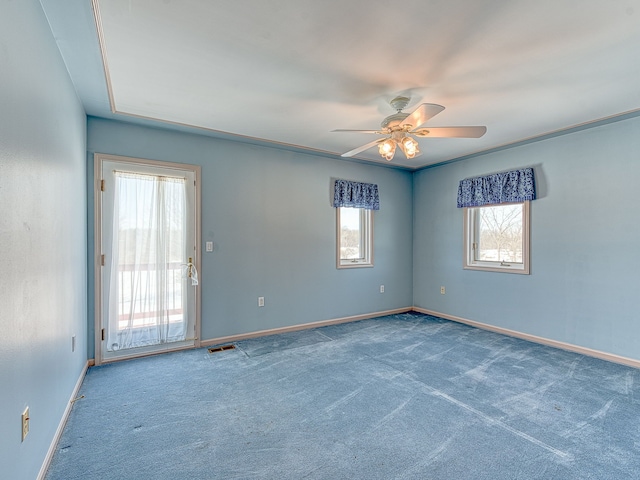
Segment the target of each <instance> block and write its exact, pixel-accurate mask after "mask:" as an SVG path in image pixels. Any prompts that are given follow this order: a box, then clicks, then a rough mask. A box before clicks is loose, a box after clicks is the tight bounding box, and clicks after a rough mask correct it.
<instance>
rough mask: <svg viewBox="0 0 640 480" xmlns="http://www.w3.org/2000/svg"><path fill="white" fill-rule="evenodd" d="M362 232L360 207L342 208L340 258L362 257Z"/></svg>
mask: <svg viewBox="0 0 640 480" xmlns="http://www.w3.org/2000/svg"><path fill="white" fill-rule="evenodd" d="M361 245H362V234H361V229H360V209H359V208H347V207H341V208H340V258H342V259H345V260H351V259H354V258H362V257H363V255H362V252H361V251H360V249H361Z"/></svg>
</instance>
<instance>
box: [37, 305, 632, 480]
mask: <svg viewBox="0 0 640 480" xmlns="http://www.w3.org/2000/svg"><path fill="white" fill-rule="evenodd" d="M237 347H238V348H236V349H235V350H228V351H223V352H218V353H214V354H210V353H208V350H207V349H198V350H190V351H183V352H178V353H172V354H166V355H161V356H155V357H148V358H143V359H138V360H132V361H127V362H121V363H116V364H110V365H106V366H102V367H94V368H91V369H90V370H89V372H88V374H87V376H86V379H85V381H84V384H83V386H82V389H81V392H80V393H81V394H82V395H85V398H84V399H82V400H79V401H78V402H76V403H75V405H74V407H73V410H72V412H71V416H70V418H69V422H68V424H67V426H66V428H65V430H64V433H63V436H62V439H61V441H60V444H59V445H58V448H57V450H56V454H55V457H54V459H53V462H52V465H51V467H50V469H49V472H48V475H47V477H46V478H47V480H63V479H64V480H74V479H85V480H87V479H137V480H140V479H158V480H164V479H296V480H297V479H421V480H423V479H431V480H436V479H452V480H454V479H455V480H462V479H474V480H481V479H491V480H499V479H509V480H514V479H562V480H569V479H632V478H634V479H638V478H640V384H639V382H638V378H639V376H638V374H639V371H638V370H636V369H633V368H628V367H624V366H620V365H615V364H612V363H608V362H604V361H600V360H596V359H593V358H588V357H584V356H581V355H577V354H573V353H569V352H565V351H562V350H556V349H552V348H548V347H544V346H540V345H536V344H532V343H528V342H525V341H522V340H517V339H513V338H509V337H504V336H501V335H498V334H494V333H490V332H486V331H482V330H478V329H475V328H471V327H467V326H464V325H459V324H456V323H452V322H449V321H446V320H442V319H438V318H435V317H430V316H427V315H421V314H417V313H408V314H403V315H393V316H388V317H381V318H377V319H372V320H365V321H361V322H355V323H350V324H343V325H338V326H331V327H324V328H318V329H315V330H308V331H303V332H295V333H290V334H285V335H276V336H271V337H264V338H260V339H253V340H246V341H242V342H238V343H237Z"/></svg>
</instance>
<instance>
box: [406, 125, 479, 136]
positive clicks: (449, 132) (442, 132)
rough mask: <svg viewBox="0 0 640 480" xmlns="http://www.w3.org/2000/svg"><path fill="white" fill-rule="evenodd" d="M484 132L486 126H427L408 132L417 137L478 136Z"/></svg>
mask: <svg viewBox="0 0 640 480" xmlns="http://www.w3.org/2000/svg"><path fill="white" fill-rule="evenodd" d="M486 132H487V127H427V128H419V129H417V130H412V131H410V132H409V133H410V134H411V135H415V136H417V137H434V138H435V137H440V138H480V137H481V136H483V135H484V134H485V133H486Z"/></svg>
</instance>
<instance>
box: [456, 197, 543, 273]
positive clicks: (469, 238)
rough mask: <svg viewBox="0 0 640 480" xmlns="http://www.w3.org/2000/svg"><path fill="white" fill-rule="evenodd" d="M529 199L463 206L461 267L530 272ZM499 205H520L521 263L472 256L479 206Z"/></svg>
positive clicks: (490, 270)
mask: <svg viewBox="0 0 640 480" xmlns="http://www.w3.org/2000/svg"><path fill="white" fill-rule="evenodd" d="M530 203H531V202H530V201H529V200H525V201H523V202H513V203H508V204H507V203H503V204H499V205H485V206H482V207H465V208H463V210H464V214H463V219H464V224H463V239H464V242H463V243H464V246H463V255H462V258H463V268H464V269H465V270H482V271H487V272H501V273H516V274H520V275H529V274H530V272H531V260H530V252H531V248H530V247H531V245H530V243H531V238H530V237H531V236H530V231H531V215H530ZM501 205H522V263H505V262H497V261H486V260H485V261H482V260H476V259H475V256H474V244H475V243H478V242H477V235H478V225H477V223H478V214H477V213H476V212H477V211H478V210H479V209H481V208H489V207H498V206H501Z"/></svg>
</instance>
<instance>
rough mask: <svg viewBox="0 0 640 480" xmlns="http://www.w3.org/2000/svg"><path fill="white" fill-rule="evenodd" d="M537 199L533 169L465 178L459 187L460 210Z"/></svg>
mask: <svg viewBox="0 0 640 480" xmlns="http://www.w3.org/2000/svg"><path fill="white" fill-rule="evenodd" d="M535 199H536V187H535V183H534V180H533V168H522V169H520V170H511V171H509V172H500V173H494V174H492V175H485V176H483V177H473V178H465V179H464V180H460V185H459V186H458V208H462V207H481V206H483V205H497V204H499V203H510V202H524V201H525V200H535Z"/></svg>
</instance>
